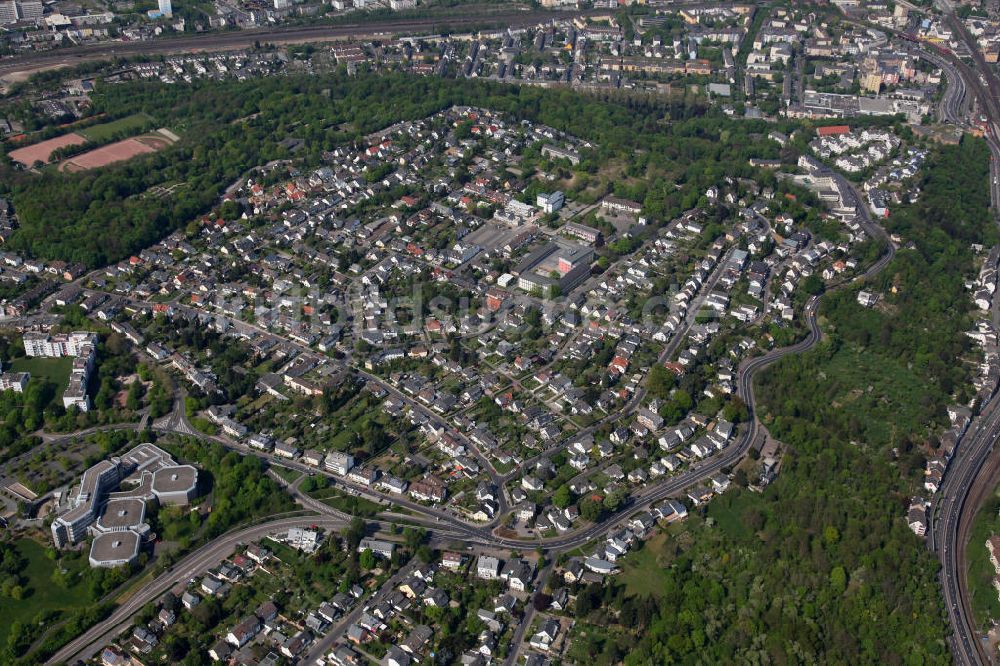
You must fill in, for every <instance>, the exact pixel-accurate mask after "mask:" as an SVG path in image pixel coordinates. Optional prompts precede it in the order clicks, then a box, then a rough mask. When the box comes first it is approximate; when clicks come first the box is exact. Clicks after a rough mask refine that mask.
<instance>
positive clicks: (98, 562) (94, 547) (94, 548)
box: [90, 532, 142, 567]
mask: <svg viewBox="0 0 1000 666" xmlns="http://www.w3.org/2000/svg"><path fill="white" fill-rule="evenodd" d="M141 542H142V537H140V536H139V535H138V534H137V533H136V532H113V533H109V534H99V535H97V536H96V537H94V543H92V544H91V546H90V566H92V567H118V566H121V565H123V564H131V563H133V562H135V561H136V560H137V559H138V557H139V545H140V543H141Z"/></svg>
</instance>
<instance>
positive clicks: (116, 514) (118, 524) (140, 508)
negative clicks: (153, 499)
mask: <svg viewBox="0 0 1000 666" xmlns="http://www.w3.org/2000/svg"><path fill="white" fill-rule="evenodd" d="M145 518H146V503H145V502H143V501H142V500H140V499H135V498H130V499H116V500H111V501H110V502H108V503H107V504H105V505H104V509H103V510H102V511H101V515H100V516H99V517H98V518H97V522H96V523H95V524H94V529H96V530H97V531H98V532H103V533H112V532H126V531H128V530H135V531H137V532H138V531H139V529H140V527H141V526H142V525H143V521H144V520H145Z"/></svg>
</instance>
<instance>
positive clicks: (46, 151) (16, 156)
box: [10, 132, 87, 167]
mask: <svg viewBox="0 0 1000 666" xmlns="http://www.w3.org/2000/svg"><path fill="white" fill-rule="evenodd" d="M85 143H87V139H86V137H84V136H81V135H80V134H77V133H76V132H72V133H70V134H63V135H62V136H57V137H54V138H52V139H47V140H45V141H39V142H38V143H33V144H31V145H30V146H25V147H24V148H18V149H17V150H12V151H10V158H11V159H12V160H14V161H15V162H19V163H21V164H23V165H24V166H29V167H30V166H32V165H34V163H35V162H43V163H45V164H47V163H48V161H49V156H50V155H52V152H53V151H54V150H58V149H59V148H65V147H66V146H79V145H82V144H85Z"/></svg>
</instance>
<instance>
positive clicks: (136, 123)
mask: <svg viewBox="0 0 1000 666" xmlns="http://www.w3.org/2000/svg"><path fill="white" fill-rule="evenodd" d="M152 123H153V117H152V116H150V115H149V114H148V113H133V114H132V115H130V116H125V117H124V118H119V119H118V120H112V121H111V122H109V123H101V124H100V125H94V126H92V127H86V128H84V129H82V130H79V131H78V132H77V133H78V134H80V135H82V136H83V137H85V138H86V139H88V140H89V141H94V142H95V143H99V142H102V141H107V140H108V139H110V138H111V137H113V136H121V135H122V134H138V133H139V132H142V131H144V130H146V129H147V128H149V127H150V126H152Z"/></svg>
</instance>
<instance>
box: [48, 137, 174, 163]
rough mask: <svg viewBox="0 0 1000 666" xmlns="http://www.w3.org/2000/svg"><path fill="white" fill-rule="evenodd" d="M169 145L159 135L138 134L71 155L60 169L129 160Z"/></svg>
mask: <svg viewBox="0 0 1000 666" xmlns="http://www.w3.org/2000/svg"><path fill="white" fill-rule="evenodd" d="M169 145H170V142H169V141H168V140H167V139H165V138H163V137H161V136H148V135H144V136H140V137H136V138H134V139H125V140H123V141H115V142H114V143H109V144H108V145H106V146H101V147H100V148H95V149H94V150H88V151H87V152H85V153H83V154H81V155H77V156H75V157H71V158H70V159H68V160H66V161H65V162H63V163H62V164H60V165H59V170H60V171H70V172H72V171H86V170H88V169H97V168H100V167H103V166H107V165H109V164H114V163H115V162H124V161H125V160H130V159H132V158H133V157H135V156H136V155H143V154H146V153H155V152H156V151H158V150H162V149H164V148H166V147H167V146H169Z"/></svg>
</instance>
